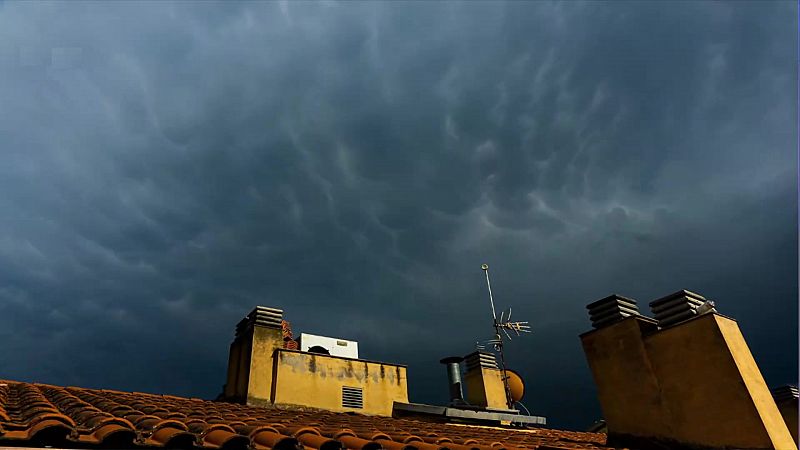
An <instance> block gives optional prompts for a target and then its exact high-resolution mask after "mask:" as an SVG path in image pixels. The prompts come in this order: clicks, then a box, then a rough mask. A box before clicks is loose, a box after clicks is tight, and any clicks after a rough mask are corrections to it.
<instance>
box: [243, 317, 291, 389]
mask: <svg viewBox="0 0 800 450" xmlns="http://www.w3.org/2000/svg"><path fill="white" fill-rule="evenodd" d="M250 342H252V348H251V350H250V361H249V376H248V380H247V404H248V405H262V404H267V403H272V402H274V398H272V390H273V386H272V379H273V361H272V357H273V353H275V351H276V350H278V349H280V348H282V347H283V332H282V331H281V329H280V328H268V327H259V326H255V327H253V339H252V340H251V341H250Z"/></svg>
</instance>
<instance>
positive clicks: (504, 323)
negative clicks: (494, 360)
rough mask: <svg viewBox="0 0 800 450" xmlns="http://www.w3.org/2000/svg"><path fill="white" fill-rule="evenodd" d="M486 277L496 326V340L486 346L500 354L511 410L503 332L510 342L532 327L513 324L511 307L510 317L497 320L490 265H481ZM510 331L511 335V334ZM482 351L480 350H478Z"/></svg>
mask: <svg viewBox="0 0 800 450" xmlns="http://www.w3.org/2000/svg"><path fill="white" fill-rule="evenodd" d="M481 269H483V273H484V275H486V287H487V288H488V289H489V304H491V305H492V324H493V326H494V339H491V340H489V341H486V344H489V345H491V346H492V347H493V348H494V351H496V352H497V353H498V354H500V372H501V375H502V378H503V386H504V387H505V391H506V404H507V405H508V408H509V409H513V407H514V400H513V399H512V396H511V388H510V387H509V385H508V379H509V375H508V374H507V373H506V358H505V355H504V354H503V344H504V341H503V335H501V334H500V333H501V332H502V333H503V334H504V335H505V336H506V337H507V338H508V340H509V341H510V340H511V333H514V334H516V335H517V336H520V335H521V333H530V332H531V327H530V326H529V325H528V322H512V321H511V307H509V308H508V316H507V317H506V313H505V311H502V312H500V319H499V320H498V319H497V312H496V311H495V308H494V298H493V297H492V283H491V281H489V265H488V264H481ZM509 331H510V332H511V333H509ZM478 350H480V348H479V349H478Z"/></svg>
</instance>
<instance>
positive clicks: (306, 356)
mask: <svg viewBox="0 0 800 450" xmlns="http://www.w3.org/2000/svg"><path fill="white" fill-rule="evenodd" d="M275 356H276V360H275V386H274V397H273V400H274V402H275V403H276V404H278V403H283V404H293V405H303V406H310V407H315V408H322V409H327V410H330V411H358V412H361V413H365V414H375V415H382V416H391V415H392V407H393V403H394V402H403V403H407V402H408V379H407V376H406V368H405V367H404V366H399V365H395V364H385V363H379V362H371V361H363V360H357V359H348V358H340V357H335V356H328V355H319V354H314V353H306V352H298V351H294V350H284V349H281V350H278V351H277V352H276V353H275ZM342 386H350V387H360V388H361V389H362V392H363V396H364V408H363V409H353V408H344V407H342Z"/></svg>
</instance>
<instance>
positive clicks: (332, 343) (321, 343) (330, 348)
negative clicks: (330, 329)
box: [299, 333, 358, 359]
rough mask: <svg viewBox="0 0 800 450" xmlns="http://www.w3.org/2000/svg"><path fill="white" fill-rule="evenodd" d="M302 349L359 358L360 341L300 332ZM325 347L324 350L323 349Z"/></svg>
mask: <svg viewBox="0 0 800 450" xmlns="http://www.w3.org/2000/svg"><path fill="white" fill-rule="evenodd" d="M299 344H300V351H303V352H308V351H314V352H317V353H325V352H327V353H328V354H329V355H331V356H341V357H342V358H353V359H358V342H356V341H348V340H346V339H339V338H332V337H327V336H317V335H315V334H308V333H300V339H299ZM323 349H324V351H323Z"/></svg>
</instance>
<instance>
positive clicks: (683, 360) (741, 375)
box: [581, 290, 797, 450]
mask: <svg viewBox="0 0 800 450" xmlns="http://www.w3.org/2000/svg"><path fill="white" fill-rule="evenodd" d="M607 299H608V297H607ZM604 300H606V299H604ZM606 302H609V301H608V300H606ZM595 303H597V302H595ZM705 303H706V302H705V299H704V298H703V297H702V296H699V295H698V294H695V293H692V292H689V291H685V290H684V291H678V292H676V293H674V294H671V295H669V296H667V297H663V298H661V299H659V300H656V301H654V302H653V303H651V306H652V307H653V310H654V311H655V313H656V316H657V318H659V319H660V320H658V321H656V320H654V319H650V318H647V317H644V316H641V315H635V314H630V315H628V316H627V317H621V318H620V317H617V318H616V319H615V320H611V321H605V322H602V321H600V320H599V319H596V318H595V317H592V324H593V326H594V327H595V328H596V329H595V330H593V331H590V332H587V333H584V334H583V335H581V341H582V344H583V348H584V352H585V353H586V357H587V360H588V362H589V367H590V368H591V371H592V375H593V377H594V380H595V383H596V384H597V391H598V397H599V399H600V404H601V406H602V408H603V414H604V415H605V419H606V423H607V425H608V433H609V443H613V445H622V446H631V447H637V448H639V447H641V448H647V446H648V445H653V444H652V443H653V442H660V443H661V444H663V445H666V446H668V447H669V448H692V447H700V448H747V449H780V450H783V449H787V450H792V449H796V448H797V446H796V444H795V442H794V440H793V439H792V436H791V435H790V434H789V430H788V429H787V427H786V424H785V423H784V421H783V418H782V417H781V415H780V412H779V411H778V408H777V406H776V405H775V401H773V399H772V396H771V395H770V392H769V389H768V388H767V386H766V383H765V382H764V378H763V377H762V376H761V372H760V371H759V369H758V365H757V364H756V362H755V360H754V359H753V356H752V355H751V354H750V350H749V348H748V347H747V343H746V342H745V339H744V337H743V336H742V334H741V331H740V330H739V327H738V325H737V323H736V321H735V320H733V319H731V318H728V317H725V316H723V315H720V314H718V313H716V311H715V310H714V309H713V308H705V313H704V314H699V313H698V312H697V311H698V309H699V307H700V306H701V305H703V304H705ZM592 305H595V304H592ZM590 306H591V305H590ZM595 307H596V305H595ZM590 311H592V308H590ZM701 311H702V310H701ZM698 314H699V315H698ZM620 315H621V314H620ZM648 443H650V444H648Z"/></svg>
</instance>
